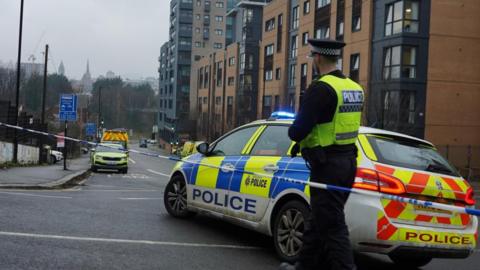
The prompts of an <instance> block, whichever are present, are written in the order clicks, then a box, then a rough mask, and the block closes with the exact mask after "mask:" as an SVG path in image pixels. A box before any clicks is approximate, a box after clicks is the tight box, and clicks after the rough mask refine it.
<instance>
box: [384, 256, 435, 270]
mask: <svg viewBox="0 0 480 270" xmlns="http://www.w3.org/2000/svg"><path fill="white" fill-rule="evenodd" d="M388 257H390V259H391V260H392V261H393V262H394V263H395V264H396V265H398V266H401V267H402V268H407V269H415V268H418V267H422V266H425V265H427V264H429V263H430V262H431V261H432V258H431V257H428V256H406V255H388Z"/></svg>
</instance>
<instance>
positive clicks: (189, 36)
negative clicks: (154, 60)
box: [158, 0, 227, 146]
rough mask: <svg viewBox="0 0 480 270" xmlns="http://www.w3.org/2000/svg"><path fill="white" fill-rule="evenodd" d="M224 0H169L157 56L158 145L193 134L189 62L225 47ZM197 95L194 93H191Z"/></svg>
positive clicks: (173, 141) (190, 66) (190, 65)
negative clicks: (166, 24)
mask: <svg viewBox="0 0 480 270" xmlns="http://www.w3.org/2000/svg"><path fill="white" fill-rule="evenodd" d="M226 6H227V0H212V1H210V0H171V1H170V33H169V34H170V36H169V41H168V42H167V43H166V44H164V45H163V46H162V48H161V51H160V57H159V64H160V68H159V85H160V91H159V111H160V113H159V116H158V127H159V134H160V138H159V139H160V140H161V144H163V145H165V146H168V145H170V144H171V143H176V142H180V141H185V140H188V139H191V138H192V135H193V134H194V133H195V121H193V120H191V119H192V118H191V117H190V115H189V112H191V111H192V110H193V109H194V108H195V107H194V106H191V103H192V102H191V99H193V100H194V102H193V104H196V97H195V96H192V95H191V92H192V91H191V90H190V89H191V88H190V84H191V82H192V81H194V82H195V81H196V78H193V77H191V70H192V63H194V62H195V61H197V60H199V59H200V58H201V56H202V55H205V54H207V53H208V52H209V51H210V50H213V49H218V50H221V49H223V48H224V47H225V32H226V27H225V14H226ZM194 93H196V92H194Z"/></svg>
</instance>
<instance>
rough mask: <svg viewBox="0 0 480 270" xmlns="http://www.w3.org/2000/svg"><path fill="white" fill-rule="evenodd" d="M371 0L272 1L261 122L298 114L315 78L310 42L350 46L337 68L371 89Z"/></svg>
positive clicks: (266, 27) (267, 16) (264, 52)
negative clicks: (285, 113)
mask: <svg viewBox="0 0 480 270" xmlns="http://www.w3.org/2000/svg"><path fill="white" fill-rule="evenodd" d="M370 11H371V1H361V0H338V1H335V0H334V1H330V0H317V1H315V0H272V1H271V2H270V3H269V4H268V5H267V6H266V7H265V8H264V25H263V27H262V28H263V31H264V32H263V37H264V38H263V40H262V42H261V50H260V54H261V56H260V58H261V59H262V61H261V62H260V66H259V72H260V75H259V76H261V78H262V80H261V81H260V84H259V85H260V86H259V87H260V89H262V92H261V93H260V95H259V100H260V102H259V104H258V117H259V118H266V117H268V116H269V115H270V113H271V112H272V111H275V110H287V111H292V112H295V111H296V110H297V109H298V106H299V103H300V99H301V96H302V94H303V92H304V91H305V90H306V89H307V88H308V86H309V85H310V83H311V81H312V79H313V78H314V77H315V75H314V74H313V68H312V61H311V60H310V59H309V58H308V55H309V53H310V47H309V46H308V39H309V38H324V39H327V38H330V39H336V40H340V41H343V42H345V43H346V44H347V45H346V46H345V48H344V49H343V51H342V58H341V59H340V60H339V61H338V67H339V69H341V70H342V71H343V73H344V74H345V75H347V76H350V78H352V79H353V80H355V81H357V82H359V83H360V84H361V85H363V86H364V88H365V89H368V82H369V66H370V47H371V45H370V44H371V39H370V36H371V23H372V18H371V13H370Z"/></svg>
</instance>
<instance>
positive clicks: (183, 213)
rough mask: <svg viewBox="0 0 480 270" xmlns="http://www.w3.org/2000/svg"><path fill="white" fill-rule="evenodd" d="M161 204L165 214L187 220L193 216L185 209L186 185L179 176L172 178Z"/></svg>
mask: <svg viewBox="0 0 480 270" xmlns="http://www.w3.org/2000/svg"><path fill="white" fill-rule="evenodd" d="M163 203H164V205H165V209H166V210H167V212H168V213H169V214H170V215H171V216H174V217H176V218H188V217H191V216H193V215H194V213H193V212H191V211H189V210H188V208H187V185H186V183H185V180H184V179H183V177H182V176H180V175H175V176H173V177H172V179H171V180H170V182H168V184H167V186H166V187H165V191H164V193H163Z"/></svg>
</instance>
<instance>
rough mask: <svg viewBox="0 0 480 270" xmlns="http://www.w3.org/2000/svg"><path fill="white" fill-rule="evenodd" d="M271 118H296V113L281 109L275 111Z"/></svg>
mask: <svg viewBox="0 0 480 270" xmlns="http://www.w3.org/2000/svg"><path fill="white" fill-rule="evenodd" d="M270 118H274V119H295V114H294V113H291V112H283V111H279V112H273V113H272V114H271V115H270Z"/></svg>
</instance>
